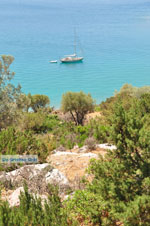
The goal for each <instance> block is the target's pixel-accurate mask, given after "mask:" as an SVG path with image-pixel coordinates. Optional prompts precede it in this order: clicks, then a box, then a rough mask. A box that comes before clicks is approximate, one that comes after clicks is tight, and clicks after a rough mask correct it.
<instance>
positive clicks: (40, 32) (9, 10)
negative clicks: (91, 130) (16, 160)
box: [0, 0, 150, 108]
mask: <svg viewBox="0 0 150 226" xmlns="http://www.w3.org/2000/svg"><path fill="white" fill-rule="evenodd" d="M0 15H1V17H0V54H10V55H13V56H14V57H15V62H14V63H13V66H12V69H13V70H14V71H15V72H16V75H15V79H14V83H15V84H17V83H20V84H21V85H22V90H23V92H25V93H28V92H31V93H32V94H36V93H39V94H46V95H48V96H49V97H50V100H51V106H55V107H56V108H57V107H59V106H60V101H61V96H62V94H63V93H64V92H66V91H80V90H83V91H84V92H86V93H91V95H92V96H93V98H95V99H96V101H97V103H100V102H101V101H102V100H105V98H107V97H109V96H111V95H113V94H114V91H115V90H116V89H117V90H119V89H120V87H121V86H122V85H123V84H124V83H131V84H132V85H134V86H139V87H140V86H144V85H150V1H148V0H147V1H146V0H0ZM74 28H76V31H77V35H78V39H79V40H80V43H81V46H82V49H83V51H84V62H83V63H78V64H61V63H57V64H50V63H49V60H55V59H59V58H60V57H62V56H63V55H65V54H72V53H73V40H74Z"/></svg>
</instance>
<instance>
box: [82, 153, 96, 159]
mask: <svg viewBox="0 0 150 226" xmlns="http://www.w3.org/2000/svg"><path fill="white" fill-rule="evenodd" d="M80 156H81V157H92V158H96V157H98V155H97V154H94V153H91V152H89V153H84V154H81V155H80Z"/></svg>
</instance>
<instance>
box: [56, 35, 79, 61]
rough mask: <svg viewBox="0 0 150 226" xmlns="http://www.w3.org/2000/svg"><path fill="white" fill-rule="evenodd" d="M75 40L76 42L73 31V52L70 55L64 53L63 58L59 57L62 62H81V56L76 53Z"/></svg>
mask: <svg viewBox="0 0 150 226" xmlns="http://www.w3.org/2000/svg"><path fill="white" fill-rule="evenodd" d="M76 49H77V42H76V32H75V40H74V54H71V55H65V57H64V58H62V59H60V61H61V62H62V63H76V62H82V61H83V57H81V56H80V57H79V56H78V55H77V51H76Z"/></svg>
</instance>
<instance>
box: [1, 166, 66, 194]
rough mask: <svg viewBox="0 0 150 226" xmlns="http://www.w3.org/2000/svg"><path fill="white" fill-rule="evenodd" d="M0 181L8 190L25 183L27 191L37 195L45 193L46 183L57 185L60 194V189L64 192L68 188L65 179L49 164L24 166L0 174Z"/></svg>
mask: <svg viewBox="0 0 150 226" xmlns="http://www.w3.org/2000/svg"><path fill="white" fill-rule="evenodd" d="M0 180H1V181H2V182H3V184H4V185H5V187H6V188H8V189H10V188H12V187H15V188H18V187H22V186H23V184H24V182H26V183H27V185H28V189H29V191H31V192H36V193H39V194H43V193H44V192H47V187H48V183H51V184H54V185H58V186H59V188H60V193H61V189H62V190H63V192H64V191H65V188H66V189H68V187H69V182H68V180H67V178H66V177H65V176H64V175H63V174H62V173H61V172H59V171H58V169H54V168H53V167H52V166H51V165H50V164H49V163H44V164H37V165H25V166H23V167H21V168H19V169H17V170H13V171H11V172H9V173H3V174H1V176H0Z"/></svg>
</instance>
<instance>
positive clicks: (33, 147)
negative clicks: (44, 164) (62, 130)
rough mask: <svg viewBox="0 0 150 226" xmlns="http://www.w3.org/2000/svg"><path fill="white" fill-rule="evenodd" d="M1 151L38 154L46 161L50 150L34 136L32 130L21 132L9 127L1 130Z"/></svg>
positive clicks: (7, 153) (8, 153) (13, 153)
mask: <svg viewBox="0 0 150 226" xmlns="http://www.w3.org/2000/svg"><path fill="white" fill-rule="evenodd" d="M0 153H1V154H6V155H15V154H18V155H22V154H33V155H38V156H39V159H40V161H44V160H45V158H46V156H47V154H48V150H47V147H46V145H45V144H44V143H43V142H42V141H41V140H40V139H37V138H35V137H34V136H33V134H32V132H31V131H29V132H27V131H25V132H20V131H16V129H14V128H12V127H9V128H8V129H6V130H2V131H1V132H0Z"/></svg>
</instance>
